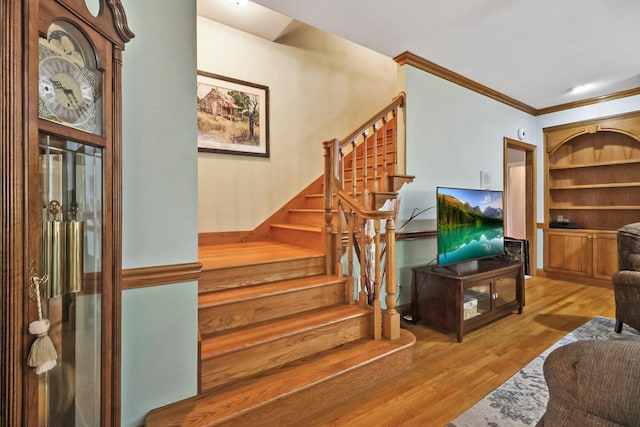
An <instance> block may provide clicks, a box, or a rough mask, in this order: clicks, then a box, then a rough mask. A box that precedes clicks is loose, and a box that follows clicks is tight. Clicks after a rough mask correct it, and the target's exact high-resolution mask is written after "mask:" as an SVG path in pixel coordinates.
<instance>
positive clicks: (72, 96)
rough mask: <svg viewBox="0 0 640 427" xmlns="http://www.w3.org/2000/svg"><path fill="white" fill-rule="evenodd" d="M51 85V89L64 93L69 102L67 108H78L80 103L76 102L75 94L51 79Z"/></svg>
mask: <svg viewBox="0 0 640 427" xmlns="http://www.w3.org/2000/svg"><path fill="white" fill-rule="evenodd" d="M51 83H53V87H54V88H55V89H59V90H61V91H62V93H64V94H65V95H66V97H67V99H68V100H69V107H70V108H73V109H76V108H79V107H80V102H78V98H76V94H75V93H74V92H73V90H72V89H69V88H68V87H66V86H65V85H63V84H62V83H61V82H60V81H59V80H54V79H51Z"/></svg>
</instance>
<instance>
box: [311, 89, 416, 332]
mask: <svg viewBox="0 0 640 427" xmlns="http://www.w3.org/2000/svg"><path fill="white" fill-rule="evenodd" d="M405 99H406V95H405V94H404V92H401V93H400V94H399V95H398V96H396V97H395V98H394V99H393V100H392V101H391V103H390V104H389V105H387V106H386V107H385V108H383V109H382V110H380V111H379V112H378V113H376V114H375V115H373V116H372V117H371V118H370V119H369V120H368V121H367V122H365V124H363V125H362V126H360V127H359V128H358V129H356V130H355V131H353V132H352V133H351V134H349V135H348V136H347V137H346V138H344V139H343V140H341V141H340V140H338V139H332V140H329V141H325V142H324V143H323V146H324V153H325V154H324V155H325V174H324V180H325V181H324V188H325V190H324V191H325V197H324V203H325V204H324V209H325V228H326V232H327V260H328V261H327V273H328V274H337V275H339V276H343V277H345V278H346V286H347V295H348V299H349V302H351V303H355V302H356V301H357V302H358V304H360V305H361V306H363V307H364V306H366V305H370V306H372V307H373V319H374V328H373V337H374V338H375V339H380V338H382V337H384V338H386V339H397V338H398V337H399V336H400V314H399V313H398V312H397V310H396V308H395V307H396V297H395V294H396V291H397V289H396V273H395V266H396V260H395V239H396V238H395V217H396V215H397V211H396V210H380V207H381V206H380V205H381V204H382V202H384V201H385V200H395V199H396V196H397V194H396V193H395V189H393V188H389V187H390V186H391V185H392V184H390V181H389V179H388V178H389V177H390V176H392V175H395V171H396V169H397V154H396V153H397V145H398V141H397V110H398V108H402V107H404V105H405ZM389 116H391V118H390V117H389ZM380 124H381V126H379V125H380ZM389 133H391V137H389ZM380 141H381V144H380ZM379 145H381V149H379ZM369 146H371V151H372V152H373V153H372V154H371V155H370V153H369ZM346 149H348V150H346ZM369 157H371V158H372V160H370V159H369ZM370 161H371V162H372V163H371V164H369V162H370ZM379 172H381V174H380V173H379ZM349 181H350V182H351V184H350V188H349V191H347V190H346V188H345V187H346V183H347V182H349ZM334 200H335V204H336V205H337V212H338V213H337V215H338V221H336V225H334V221H333V216H334V212H335V207H334ZM383 221H384V232H382V231H381V226H382V222H383ZM345 240H346V241H345ZM344 254H346V266H345V267H343V263H342V258H343V255H344ZM354 255H355V256H356V258H357V259H354ZM354 261H357V269H358V270H359V271H358V272H357V273H356V267H355V263H354ZM383 267H384V268H383ZM383 282H384V284H385V291H386V298H385V302H386V309H385V310H384V312H383V311H382V308H381V306H382V304H381V293H382V283H383ZM354 293H355V294H356V295H357V297H356V295H354Z"/></svg>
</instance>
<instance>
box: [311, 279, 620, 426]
mask: <svg viewBox="0 0 640 427" xmlns="http://www.w3.org/2000/svg"><path fill="white" fill-rule="evenodd" d="M595 316H604V317H609V318H613V317H614V316H615V305H614V296H613V290H612V289H611V288H607V287H599V286H593V285H583V284H579V283H572V282H565V281H555V280H550V279H547V278H541V277H532V278H529V279H527V280H526V306H525V308H524V312H523V314H522V315H518V314H512V315H510V316H507V317H505V318H503V319H500V320H498V321H496V322H494V323H492V324H490V325H488V326H485V327H484V328H481V329H479V330H476V331H473V332H469V333H467V334H465V336H464V341H463V342H462V343H457V342H456V337H455V334H454V333H452V332H451V333H446V334H445V333H441V332H438V331H435V330H432V329H429V328H427V327H425V326H422V325H414V326H411V327H408V329H409V330H410V331H411V332H413V334H414V335H415V336H416V338H417V343H416V346H415V355H414V360H415V368H414V369H413V370H411V371H409V372H408V373H407V374H405V375H403V376H402V377H401V378H398V379H396V380H394V381H393V382H391V383H388V384H386V385H385V386H384V387H381V388H378V389H377V390H375V391H372V392H370V393H368V394H366V395H363V396H359V397H357V398H354V399H352V400H350V401H348V402H344V404H342V405H340V406H337V407H334V408H333V410H331V411H329V412H326V413H324V414H323V415H322V416H321V417H319V418H318V417H316V418H315V419H314V420H313V421H309V422H308V423H305V426H363V427H365V426H366V427H374V426H375V427H377V426H410V427H411V426H415V427H430V426H444V425H446V424H447V423H448V422H449V421H451V420H452V419H454V418H455V417H456V416H458V415H459V414H461V413H462V412H464V411H465V410H466V409H468V408H469V407H471V406H473V405H474V404H475V403H476V402H477V401H479V400H480V399H482V398H483V397H484V396H485V395H486V394H488V393H489V392H491V391H492V390H494V389H495V388H496V387H498V386H499V385H500V384H502V383H503V382H504V381H506V380H507V379H508V378H509V377H511V376H512V375H513V374H514V373H516V372H517V371H518V370H519V369H520V368H522V367H523V366H524V365H526V364H527V363H529V362H530V361H531V360H533V359H534V358H535V357H536V356H537V355H538V354H540V353H542V352H543V351H544V350H545V349H546V348H548V347H549V346H550V345H552V344H553V343H555V342H556V341H557V340H558V339H560V338H561V337H563V336H564V335H566V334H567V333H569V332H571V331H572V330H573V329H575V328H577V327H578V326H580V325H582V324H583V323H585V322H587V321H588V320H589V319H591V318H593V317H595Z"/></svg>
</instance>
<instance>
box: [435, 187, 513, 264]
mask: <svg viewBox="0 0 640 427" xmlns="http://www.w3.org/2000/svg"><path fill="white" fill-rule="evenodd" d="M436 195H437V199H438V227H437V230H438V264H440V265H445V264H452V263H458V262H463V261H469V260H473V259H479V258H485V257H489V256H495V255H500V254H502V253H503V252H504V221H503V218H504V216H503V204H502V191H495V190H473V189H461V188H444V187H438V189H437V193H436Z"/></svg>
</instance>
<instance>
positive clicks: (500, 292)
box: [411, 258, 524, 342]
mask: <svg viewBox="0 0 640 427" xmlns="http://www.w3.org/2000/svg"><path fill="white" fill-rule="evenodd" d="M412 270H413V278H412V283H411V291H412V293H411V315H412V317H413V319H414V321H416V322H419V321H423V322H424V323H426V324H427V325H429V326H431V327H433V328H436V329H441V330H452V331H455V332H456V335H457V338H458V342H462V336H463V335H464V332H465V331H470V330H473V329H476V328H479V327H481V326H484V325H486V324H487V323H489V322H492V321H494V320H496V319H499V318H501V317H504V316H506V315H508V314H510V313H512V312H514V311H515V310H517V311H518V313H519V314H522V308H523V306H524V272H523V265H522V263H520V262H507V261H504V260H502V259H498V258H495V259H494V258H490V259H483V260H479V261H478V264H477V268H474V269H473V270H472V271H469V272H468V273H463V274H457V273H456V272H455V271H454V270H451V269H448V268H447V267H440V266H437V265H428V266H423V267H415V268H413V269H412Z"/></svg>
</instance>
